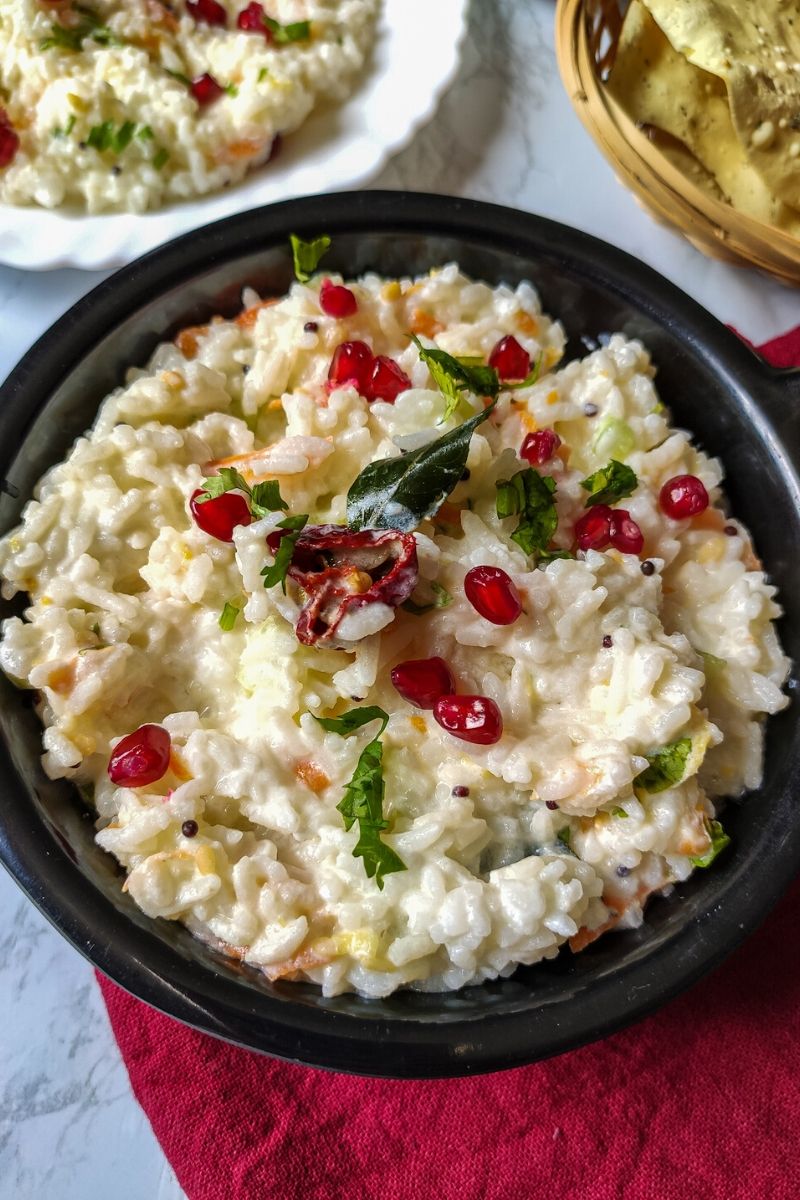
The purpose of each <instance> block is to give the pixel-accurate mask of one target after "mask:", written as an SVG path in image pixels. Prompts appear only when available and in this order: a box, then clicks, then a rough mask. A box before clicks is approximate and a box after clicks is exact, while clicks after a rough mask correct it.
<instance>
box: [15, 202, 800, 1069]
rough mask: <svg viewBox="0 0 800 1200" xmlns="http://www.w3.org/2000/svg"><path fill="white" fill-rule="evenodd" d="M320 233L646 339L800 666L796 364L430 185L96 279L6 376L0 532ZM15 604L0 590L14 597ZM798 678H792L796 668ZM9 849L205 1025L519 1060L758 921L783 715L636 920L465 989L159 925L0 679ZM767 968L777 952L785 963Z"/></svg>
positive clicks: (468, 1061) (81, 921) (779, 887)
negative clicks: (182, 336) (717, 815)
mask: <svg viewBox="0 0 800 1200" xmlns="http://www.w3.org/2000/svg"><path fill="white" fill-rule="evenodd" d="M290 232H295V233H298V234H300V235H303V236H306V237H311V236H313V235H315V234H319V233H320V232H327V233H329V234H331V235H332V237H333V249H332V251H331V252H330V254H329V256H328V257H327V258H326V260H325V265H326V266H330V267H331V268H332V269H340V270H341V271H342V272H344V273H345V274H347V275H355V274H358V273H359V272H362V271H365V270H367V269H375V270H377V271H379V272H381V273H384V274H390V275H403V274H412V273H415V272H419V271H423V270H425V269H427V268H428V267H431V266H435V265H439V264H441V263H445V262H447V261H449V260H453V259H455V260H457V261H458V262H460V264H461V266H462V267H463V269H464V270H465V271H466V272H467V273H468V274H470V275H472V276H475V277H477V278H481V279H485V280H487V281H489V282H491V283H498V282H500V281H501V280H504V281H506V282H508V283H511V284H516V283H517V282H519V281H520V280H522V279H530V280H532V281H533V282H534V283H535V285H536V286H537V287H538V288H539V290H540V292H541V296H542V301H543V305H544V308H545V309H546V310H547V311H548V312H550V313H552V314H553V315H554V316H558V317H560V318H561V319H562V321H563V322H564V324H565V326H566V329H567V332H568V334H569V343H568V353H569V354H571V355H573V356H574V355H579V354H582V353H584V352H585V349H584V344H583V339H585V338H589V339H592V338H595V337H597V336H598V335H600V334H602V333H604V332H606V331H611V330H621V331H623V332H624V333H625V334H627V335H628V336H635V337H640V338H642V340H643V341H644V342H645V343H646V345H647V346H648V347H649V348H650V350H651V352H652V355H653V358H654V361H655V363H656V365H657V367H658V386H659V388H660V392H661V395H662V396H663V398H664V400H665V401H666V402H667V403H668V404H669V406H670V407H671V408H672V411H673V414H674V417H675V419H676V421H677V422H678V423H679V424H683V425H685V426H686V427H688V428H689V429H691V430H693V431H694V433H695V435H696V437H697V439H698V441H699V442H700V443H701V444H702V445H703V446H704V447H705V448H706V449H707V450H708V451H709V452H711V453H713V454H717V455H719V456H720V457H721V458H722V461H723V463H724V465H725V470H726V475H727V483H726V489H727V493H728V495H729V497H730V501H731V504H732V507H733V510H734V511H735V512H736V514H737V516H739V517H741V518H742V520H744V521H745V523H746V524H747V525H748V526H749V528H750V529H751V531H752V533H753V535H754V538H755V543H756V545H757V546H758V549H759V552H760V553H761V554H762V556H763V560H764V562H765V564H766V567H767V570H768V571H769V574H770V576H771V577H772V579H773V580H774V581H775V582H776V583H777V585H778V587H779V589H780V595H781V600H782V603H783V605H784V607H785V609H786V617H785V618H784V620H783V621H782V623H781V630H780V632H781V636H782V639H783V645H784V647H785V649H786V651H787V652H788V653H789V654H790V655H791V656H792V658H793V659H794V660H795V661H800V483H798V474H797V472H798V464H800V375H798V374H796V373H793V372H778V371H775V370H771V369H770V368H768V367H766V366H765V365H764V364H763V363H762V362H760V361H759V360H757V359H756V357H755V356H754V355H753V354H751V353H750V351H749V350H748V349H747V348H746V347H745V346H744V345H743V344H742V343H741V342H740V341H739V340H738V339H737V338H736V337H735V336H734V335H733V334H732V333H730V332H729V331H728V330H726V329H725V328H724V327H723V326H721V325H720V324H719V323H718V322H717V321H715V320H714V319H713V318H712V317H710V316H709V315H708V314H707V313H706V312H704V311H703V310H702V309H700V308H699V307H698V306H697V305H696V304H695V303H694V302H693V301H692V300H690V299H689V298H688V297H686V296H685V295H683V294H682V293H681V292H680V291H678V290H677V289H676V288H674V287H672V286H671V284H669V283H667V282H666V281H665V280H663V279H661V278H660V277H659V276H658V275H656V274H654V273H653V272H652V271H651V270H649V269H648V268H646V267H644V266H643V265H642V264H641V263H639V262H637V261H636V260H635V259H633V258H630V257H629V256H628V255H626V254H623V253H621V252H620V251H619V250H615V249H613V248H612V247H610V246H607V245H604V244H603V243H602V242H599V241H596V240H595V239H594V238H591V237H588V236H586V235H585V234H581V233H577V232H576V231H575V230H573V229H568V228H565V227H564V226H561V225H557V224H554V223H553V222H551V221H546V220H542V219H540V218H538V217H534V216H529V215H526V214H523V213H519V212H514V211H512V210H510V209H504V208H497V207H494V206H491V205H487V204H479V203H476V202H473V201H467V200H456V199H449V198H447V197H442V196H424V195H413V194H411V195H407V194H403V193H382V192H365V193H354V194H350V195H348V194H340V195H334V196H328V197H311V198H309V199H305V200H298V201H291V202H288V203H285V204H278V205H274V206H272V207H270V208H264V209H260V210H257V211H254V212H250V213H245V214H243V215H241V216H235V217H231V218H229V219H227V220H224V221H220V222H219V223H217V224H215V225H211V226H209V227H208V228H206V229H199V230H197V231H196V232H194V233H190V234H188V235H187V236H186V237H183V238H180V239H178V240H177V241H174V242H171V243H170V244H169V245H167V246H165V247H163V248H162V249H160V250H157V251H155V252H154V253H152V254H148V255H146V256H145V257H144V258H142V259H140V260H139V261H138V262H135V263H133V264H132V265H131V266H129V267H126V268H125V269H124V270H122V271H120V272H119V273H118V274H116V275H114V276H113V277H112V278H110V279H108V280H106V281H105V282H104V283H102V284H101V285H100V286H99V287H98V288H96V289H95V290H94V291H93V292H91V293H90V294H89V295H88V296H87V297H86V298H85V299H83V300H81V301H80V302H79V303H78V304H76V305H75V307H74V308H72V309H71V310H70V311H69V312H68V313H67V314H66V316H64V317H63V318H62V319H61V320H60V321H58V322H57V324H56V325H54V326H53V328H52V329H51V330H50V331H49V332H48V333H46V334H45V335H44V337H42V338H41V340H40V341H39V342H38V343H37V344H36V345H35V346H34V347H33V349H32V350H31V351H30V352H29V353H28V354H27V355H26V356H25V358H24V359H23V360H22V362H21V363H20V364H19V366H18V367H17V368H16V370H15V371H14V373H13V374H12V375H11V377H10V378H9V379H8V381H7V382H6V384H5V386H4V387H3V388H2V389H0V447H1V449H0V478H4V479H5V482H4V484H3V495H2V497H1V498H0V530H3V531H5V530H7V529H8V528H9V527H11V526H12V525H14V524H15V523H16V522H17V520H18V519H19V514H20V511H21V509H22V506H23V503H24V501H25V500H26V499H27V498H28V497H29V496H30V494H31V490H32V488H33V486H34V484H35V482H36V480H37V479H38V478H39V476H40V475H41V474H42V472H43V471H44V470H45V469H46V468H47V467H48V466H50V465H51V464H52V463H53V462H55V461H56V460H58V459H59V458H61V457H62V456H63V455H64V453H65V452H66V451H67V449H68V448H69V446H70V444H71V442H72V441H73V439H74V438H75V437H76V436H77V435H78V434H79V433H80V432H81V431H82V430H84V429H85V428H86V427H87V426H88V425H89V424H90V423H91V421H92V419H93V417H94V414H95V411H96V408H97V405H98V404H99V402H100V401H101V400H102V398H103V397H104V396H105V395H106V394H107V392H109V391H110V390H111V388H113V387H115V386H116V385H118V384H119V383H120V382H121V381H122V378H123V369H124V367H125V366H126V365H129V364H133V363H140V364H143V363H144V362H145V361H146V359H147V357H148V355H149V354H150V352H151V351H152V350H153V348H154V347H155V346H156V344H157V343H158V342H159V341H162V340H163V339H165V338H169V337H170V336H172V335H173V334H174V333H175V332H176V331H177V330H179V329H180V328H181V327H182V326H184V325H187V324H196V323H200V322H203V321H205V320H206V319H208V318H209V317H210V316H211V315H212V314H214V313H223V314H226V315H232V314H233V313H235V312H236V311H237V310H238V308H239V304H240V291H241V288H242V285H244V284H250V285H251V286H253V287H255V288H256V289H257V290H258V291H259V292H261V293H265V294H268V293H282V292H283V291H285V289H286V288H287V287H288V285H289V283H290V282H291V275H292V270H291V259H290V255H289V251H288V235H289V233H290ZM8 610H9V606H6V611H8ZM794 683H796V677H795V678H794V679H793V685H794ZM0 729H1V730H2V745H0V779H2V782H3V797H2V803H3V807H2V818H1V819H0V820H1V824H2V827H0V856H1V857H2V860H3V861H4V863H5V865H6V866H7V867H8V869H9V870H10V871H11V873H12V874H13V875H14V876H15V877H16V879H17V881H18V882H19V884H20V886H21V887H22V888H23V889H24V890H25V891H26V892H27V894H28V895H29V896H30V898H31V899H32V900H33V901H34V903H35V904H36V905H38V907H39V908H40V909H41V911H42V912H43V913H44V914H45V915H46V916H47V917H48V918H49V919H50V920H51V921H52V923H53V924H54V925H55V926H56V928H57V929H59V930H60V931H61V933H63V934H64V936H65V937H67V938H68V939H69V940H70V941H71V942H72V944H73V945H74V946H75V947H76V948H77V949H78V950H80V951H81V953H83V954H84V955H85V956H86V957H87V958H89V959H90V960H91V961H92V962H93V963H94V964H95V965H96V966H98V967H99V968H100V970H101V971H103V972H105V974H106V975H108V976H110V977H111V978H112V979H113V980H115V981H116V982H117V983H119V984H121V985H122V987H124V988H127V990H128V991H130V992H132V993H133V994H134V995H136V996H139V997H140V998H141V999H142V1000H145V1001H147V1002H148V1003H150V1004H152V1005H155V1007H157V1008H159V1009H161V1010H162V1011H163V1012H166V1013H170V1014H171V1015H172V1016H174V1017H178V1018H179V1019H181V1020H183V1021H186V1022H188V1023H189V1024H190V1025H193V1026H195V1027H196V1028H198V1029H202V1030H205V1031H206V1032H207V1033H212V1034H216V1035H217V1036H220V1037H223V1038H227V1039H229V1040H230V1041H232V1042H236V1043H238V1044H240V1045H244V1046H249V1047H252V1048H253V1049H256V1050H260V1051H265V1052H267V1053H269V1054H273V1055H277V1056H279V1057H281V1058H285V1059H290V1060H293V1061H296V1062H301V1063H307V1064H311V1065H315V1066H322V1067H328V1068H332V1069H335V1070H339V1071H350V1072H355V1073H361V1074H365V1075H379V1076H395V1077H405V1078H414V1077H425V1076H446V1075H466V1074H472V1073H475V1072H480V1071H490V1070H496V1069H499V1068H505V1067H513V1066H518V1065H521V1064H523V1063H529V1062H533V1061H535V1060H537V1059H540V1058H545V1057H547V1056H548V1055H552V1054H557V1053H559V1052H561V1051H564V1050H567V1049H570V1048H572V1047H575V1046H579V1045H581V1044H582V1043H585V1042H588V1041H591V1040H592V1039H595V1038H599V1037H602V1036H604V1035H606V1034H608V1033H610V1032H611V1031H612V1030H615V1029H618V1028H620V1027H621V1026H623V1025H625V1024H628V1023H630V1022H631V1021H634V1020H636V1019H637V1018H639V1017H641V1016H643V1015H644V1014H645V1013H648V1012H650V1011H651V1010H652V1009H654V1008H655V1007H656V1006H657V1005H659V1004H662V1003H663V1002H664V1001H665V1000H668V999H669V998H670V997H672V996H674V995H675V994H676V993H678V992H679V991H681V990H682V989H684V988H686V987H688V986H689V985H690V984H692V983H694V982H695V981H696V980H697V979H699V978H700V976H702V975H703V974H705V973H706V972H707V971H709V970H710V969H711V968H712V967H714V966H716V965H717V964H718V963H719V962H720V961H721V960H722V959H723V958H724V957H725V955H727V954H728V953H729V952H730V951H731V950H732V949H733V948H734V947H735V946H736V945H737V944H738V943H739V942H740V941H741V940H742V939H743V938H744V937H745V936H746V935H747V934H748V933H750V932H751V931H752V930H753V929H755V928H756V926H757V925H758V924H759V923H760V922H761V921H762V919H763V918H764V917H765V916H766V914H767V912H768V911H769V909H770V908H771V907H772V906H773V904H774V903H775V901H776V900H777V899H778V897H779V896H780V894H781V893H782V892H783V890H784V889H785V888H786V886H787V884H788V883H789V881H790V880H791V878H792V877H793V876H794V874H795V873H796V871H797V869H798V866H799V865H800V811H798V807H797V788H796V787H795V786H794V784H793V779H794V778H795V777H796V776H797V775H798V773H799V772H800V733H799V731H798V722H797V720H796V717H795V713H794V711H793V710H792V709H791V708H790V709H789V710H787V711H785V712H783V713H781V714H780V715H779V716H777V717H775V718H773V719H771V720H770V722H769V725H768V730H767V744H766V758H765V774H764V782H763V785H762V787H761V788H760V789H759V791H758V792H757V793H755V794H753V795H751V796H749V797H748V798H747V800H746V801H745V802H744V803H742V804H740V805H736V806H731V808H730V809H729V811H728V814H727V816H726V826H727V827H728V828H729V830H730V832H731V835H732V837H733V849H732V851H731V852H729V853H728V854H727V855H725V856H724V857H723V858H722V859H721V860H720V861H719V863H718V864H715V866H714V868H713V869H712V870H710V871H698V872H696V873H695V876H694V877H693V878H692V879H690V880H689V881H688V882H687V883H685V884H682V885H680V886H679V887H677V888H676V889H675V891H674V893H673V895H672V896H671V897H670V898H669V899H668V900H656V901H654V902H653V903H652V904H651V905H650V907H649V908H648V911H647V919H646V921H645V923H644V925H643V926H642V927H641V928H640V929H638V930H636V931H631V932H626V933H622V934H616V935H614V936H610V937H606V938H603V939H601V940H600V942H598V943H596V944H595V945H594V946H592V947H590V948H589V949H588V950H586V951H585V952H584V953H582V954H580V955H579V956H577V957H573V956H572V955H571V954H569V953H563V954H561V955H560V956H559V957H558V958H557V959H555V960H554V961H552V962H549V963H544V964H541V965H539V966H536V967H531V968H524V969H520V970H518V971H517V973H516V974H515V975H514V976H513V978H511V979H507V980H501V981H498V982H496V983H488V984H484V985H482V986H480V987H472V988H467V989H465V990H464V991H462V992H460V993H457V994H449V995H447V994H446V995H428V994H421V993H415V992H401V993H398V994H395V995H394V996H392V997H391V998H390V999H387V1000H382V1001H376V1000H365V999H360V998H359V997H357V996H339V997H337V998H336V999H334V1000H325V999H323V998H322V997H321V995H320V993H319V990H318V989H316V988H314V987H312V986H310V985H303V984H300V985H298V984H281V983H269V982H268V981H267V980H266V979H265V978H264V977H263V976H262V975H260V974H259V973H258V972H257V971H255V970H251V969H249V968H247V967H244V966H242V965H240V964H237V963H233V962H231V961H230V960H228V959H226V958H224V957H223V956H221V955H218V954H216V953H215V952H213V951H212V950H210V949H208V948H207V947H205V946H203V945H202V944H201V943H200V942H198V941H196V940H195V939H194V938H192V937H191V935H190V934H189V933H188V932H187V931H186V930H185V929H184V928H183V927H182V926H181V925H179V924H177V923H175V922H168V921H163V920H158V921H151V920H149V919H148V918H147V917H145V916H144V915H143V914H142V913H141V912H140V911H139V910H138V909H137V908H136V907H135V905H134V904H133V902H132V901H131V900H130V899H129V898H128V897H127V895H124V894H123V893H122V891H121V887H120V884H121V876H120V872H119V869H118V868H117V866H116V865H115V862H114V860H113V859H112V858H111V857H110V856H109V855H107V854H105V853H103V852H102V851H101V850H100V849H98V847H97V846H96V845H95V843H94V840H93V822H92V816H91V814H90V813H89V812H88V811H87V810H86V809H85V808H84V807H83V806H82V804H81V801H80V798H79V796H78V795H77V793H76V792H75V790H74V789H73V788H72V787H70V786H68V785H67V784H65V783H63V782H59V783H53V782H51V781H49V780H47V779H46V778H45V777H44V775H43V774H42V771H41V768H40V765H39V755H40V748H41V729H40V726H39V723H38V720H37V718H36V716H35V714H34V712H33V709H32V705H31V702H30V698H29V696H27V695H26V694H23V693H20V692H18V691H15V690H14V688H13V687H12V686H11V685H10V684H9V683H8V682H7V681H6V680H5V679H4V680H3V681H2V685H1V686H0ZM776 967H779V964H776Z"/></svg>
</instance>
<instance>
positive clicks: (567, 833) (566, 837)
mask: <svg viewBox="0 0 800 1200" xmlns="http://www.w3.org/2000/svg"><path fill="white" fill-rule="evenodd" d="M571 839H572V830H571V829H570V827H569V825H565V826H564V828H563V829H559V831H558V833H557V834H556V841H558V842H561V844H562V845H563V846H566V848H567V849H568V850H571V849H572V841H571Z"/></svg>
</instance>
